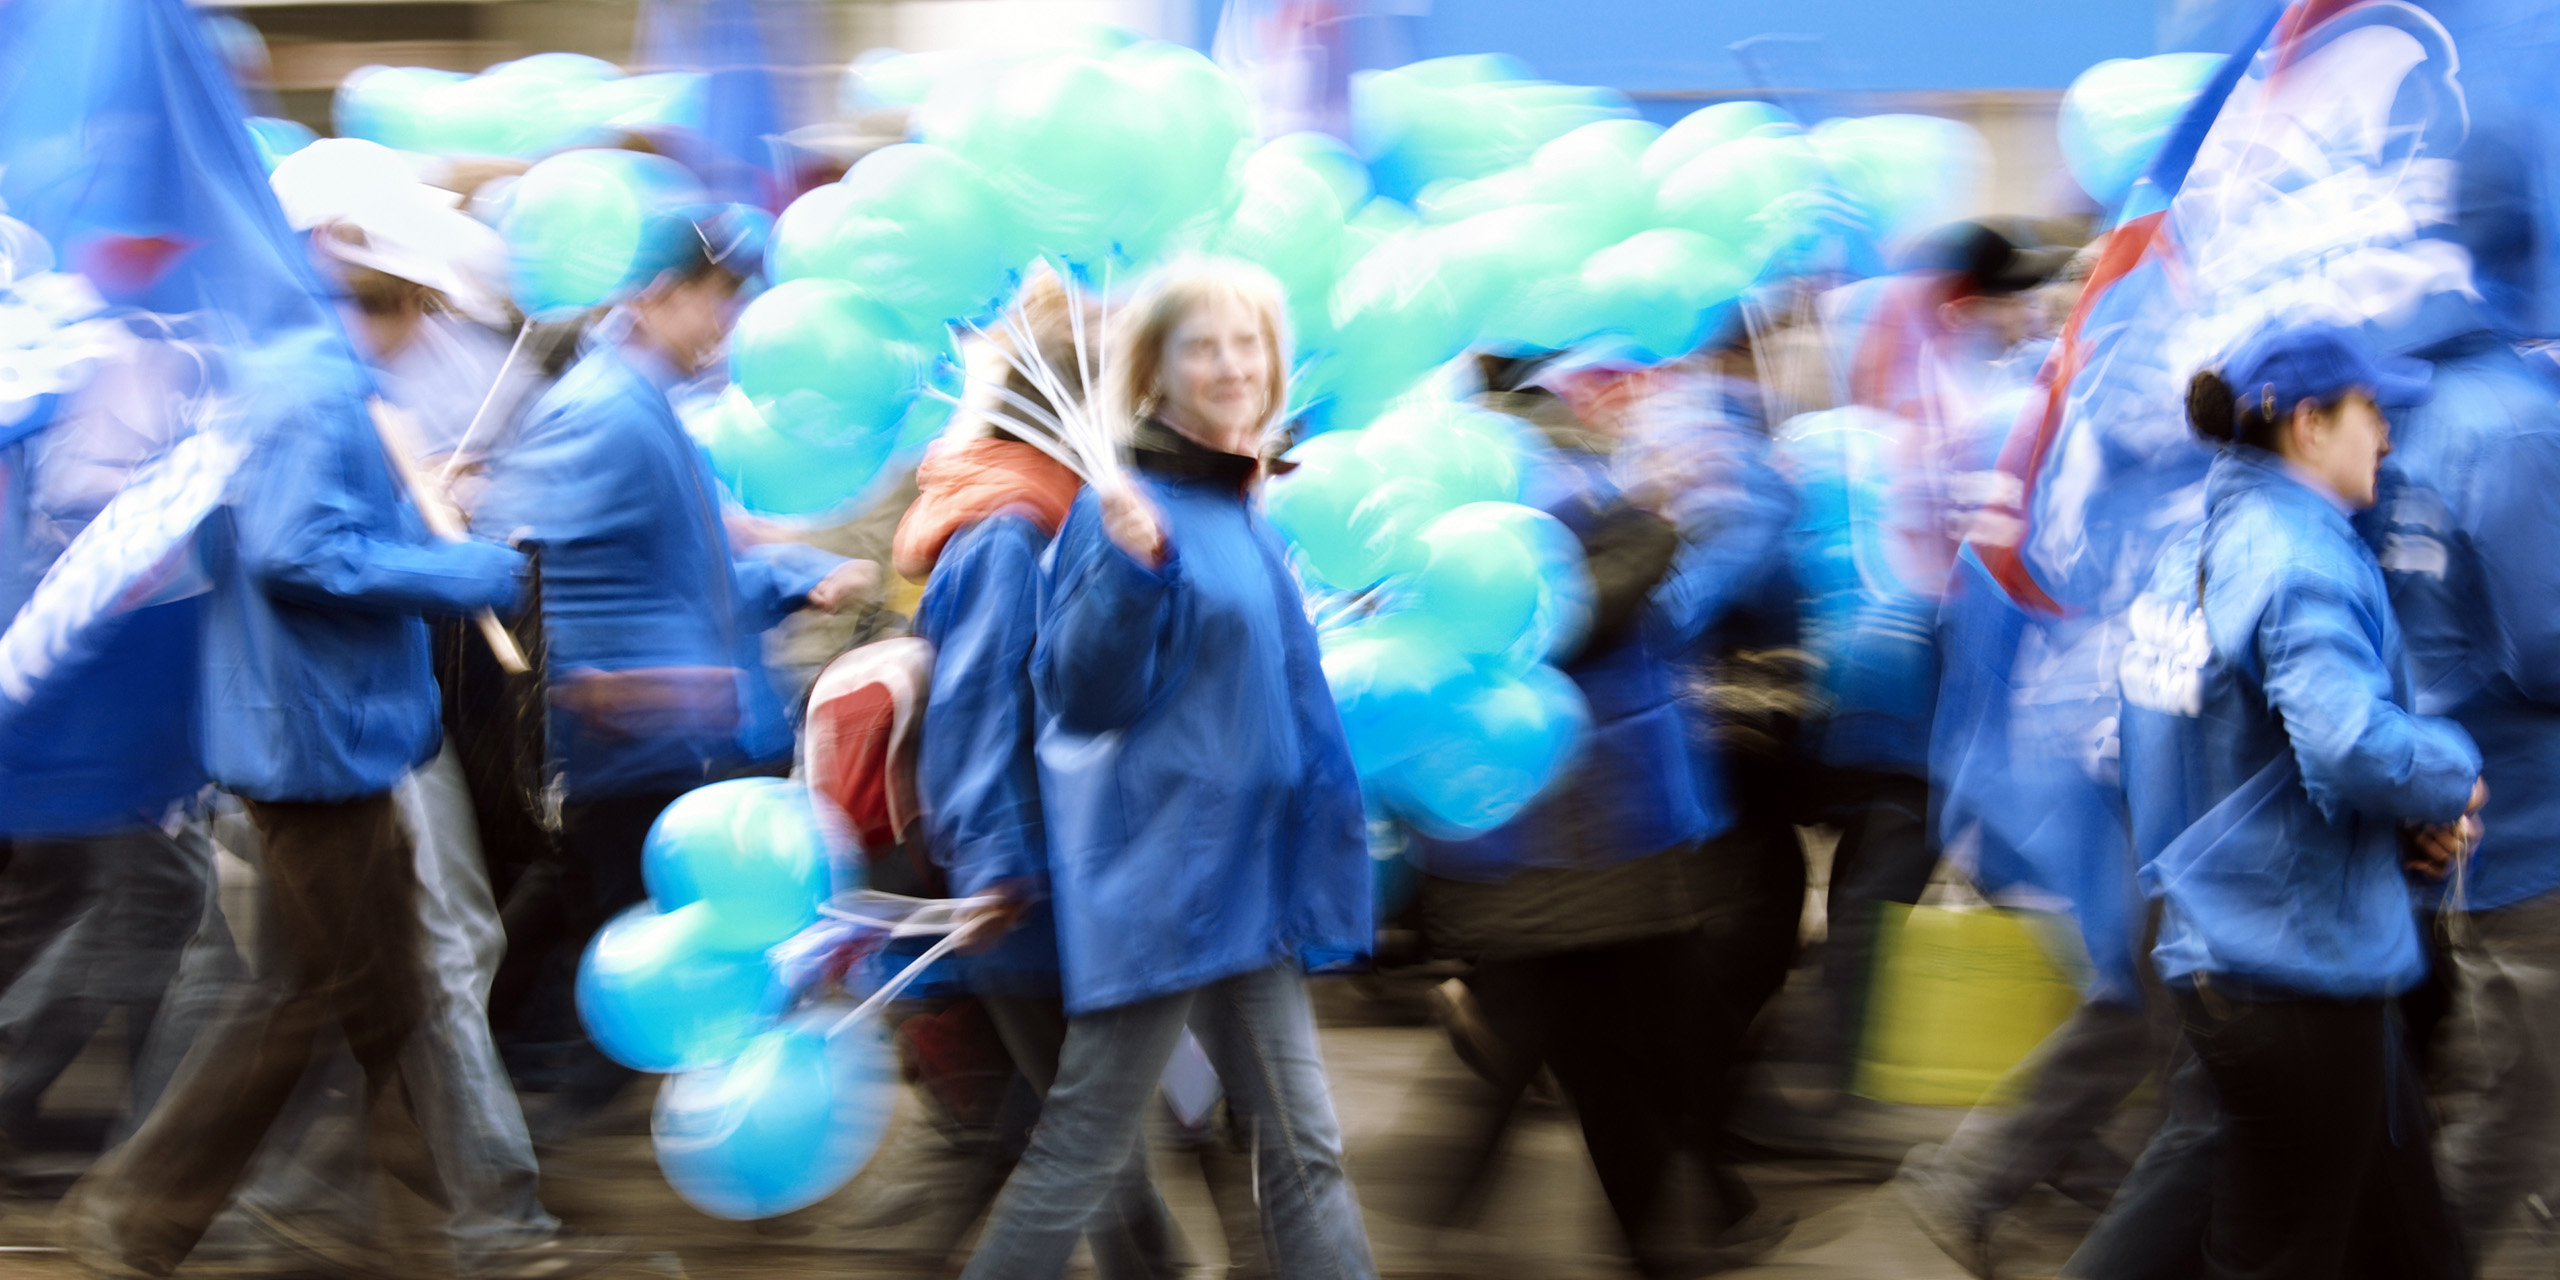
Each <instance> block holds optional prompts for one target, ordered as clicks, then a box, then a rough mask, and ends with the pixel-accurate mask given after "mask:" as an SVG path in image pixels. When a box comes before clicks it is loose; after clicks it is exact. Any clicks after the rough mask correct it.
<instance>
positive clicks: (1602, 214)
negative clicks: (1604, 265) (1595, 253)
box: [1529, 120, 1663, 240]
mask: <svg viewBox="0 0 2560 1280" xmlns="http://www.w3.org/2000/svg"><path fill="white" fill-rule="evenodd" d="M1662 132H1663V131H1662V126H1660V125H1657V124H1654V123H1652V122H1651V121H1647V120H1598V121H1594V122H1592V123H1590V124H1586V125H1583V126H1582V127H1581V128H1578V129H1575V130H1574V131H1573V132H1571V133H1568V134H1566V135H1564V136H1563V137H1561V138H1558V139H1556V140H1555V141H1553V142H1550V143H1548V144H1546V145H1545V146H1543V147H1540V148H1538V150H1537V154H1535V155H1533V156H1531V157H1529V181H1530V187H1531V189H1532V190H1533V191H1535V192H1536V194H1537V197H1538V198H1539V199H1541V200H1544V201H1546V202H1548V203H1551V204H1568V205H1575V206H1579V207H1581V208H1583V209H1585V210H1588V211H1589V213H1590V214H1591V216H1592V217H1593V218H1594V219H1596V220H1598V221H1599V222H1600V223H1601V224H1602V225H1604V226H1606V227H1607V228H1608V229H1609V230H1610V231H1611V232H1612V233H1613V234H1612V235H1610V236H1609V238H1610V239H1613V240H1614V239H1617V238H1619V237H1621V236H1628V235H1633V234H1635V233H1636V232H1638V231H1641V230H1643V229H1644V228H1646V227H1648V226H1650V225H1652V223H1653V187H1654V184H1653V183H1652V182H1651V181H1650V180H1648V179H1647V178H1646V177H1645V176H1644V169H1643V159H1644V156H1645V154H1646V152H1647V151H1648V150H1649V148H1650V146H1651V144H1652V143H1653V142H1655V141H1656V140H1658V139H1660V138H1661V137H1662Z"/></svg>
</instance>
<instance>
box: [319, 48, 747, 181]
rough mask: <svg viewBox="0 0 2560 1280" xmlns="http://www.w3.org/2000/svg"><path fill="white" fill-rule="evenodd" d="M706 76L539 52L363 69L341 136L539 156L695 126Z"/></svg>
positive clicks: (342, 118) (347, 102)
mask: <svg viewBox="0 0 2560 1280" xmlns="http://www.w3.org/2000/svg"><path fill="white" fill-rule="evenodd" d="M702 94H703V82H702V77H701V76H699V75H696V74H692V73H688V72H661V73H657V74H652V75H639V76H626V75H624V74H622V69H621V68H619V67H616V66H615V65H613V64H612V63H610V62H606V61H604V60H603V59H601V58H590V57H586V56H585V55H582V54H575V53H538V54H535V55H533V56H532V57H529V58H518V59H516V60H515V61H512V62H501V63H499V64H497V65H496V66H493V67H490V68H489V69H487V70H485V71H483V72H481V73H480V74H478V75H476V76H475V75H465V74H464V73H462V72H459V71H437V70H432V69H430V68H426V67H382V66H373V67H360V68H358V69H357V70H356V71H355V72H353V73H352V74H350V75H349V76H348V77H347V78H346V80H345V81H343V82H342V83H340V84H339V86H338V94H337V99H336V101H335V102H334V103H333V104H332V114H333V115H334V117H335V119H336V122H337V128H338V133H339V134H340V135H341V136H343V137H350V138H364V139H366V140H368V141H372V142H379V143H381V144H382V145H384V146H386V147H392V148H395V149H397V150H401V151H418V152H425V153H428V154H432V155H473V156H513V157H517V158H521V159H528V160H529V159H534V158H537V157H540V156H545V155H549V154H550V153H552V152H554V151H558V150H561V149H562V148H565V147H574V146H589V145H594V144H597V143H602V142H607V141H610V140H611V139H612V138H613V136H614V135H615V134H617V133H621V132H627V131H631V130H637V129H647V128H652V127H657V126H664V125H678V126H687V127H691V126H693V125H695V124H697V123H698V121H699V120H700V117H701V114H702Z"/></svg>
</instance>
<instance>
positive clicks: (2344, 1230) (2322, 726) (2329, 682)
mask: <svg viewBox="0 0 2560 1280" xmlns="http://www.w3.org/2000/svg"><path fill="white" fill-rule="evenodd" d="M2426 372H2427V370H2426V368H2425V367H2424V366H2423V365H2419V364H2416V363H2415V362H2409V361H2397V360H2391V361H2386V360H2381V359H2378V358H2376V357H2375V356H2374V355H2373V354H2372V353H2371V352H2370V351H2369V350H2368V349H2367V348H2366V347H2365V345H2364V343H2363V342H2362V341H2361V339H2360V338H2359V337H2358V336H2357V335H2356V334H2355V333H2354V332H2353V331H2351V330H2347V329H2342V328H2338V327H2334V326H2328V325H2318V324H2303V325H2296V326H2278V327H2270V328H2268V329H2266V330H2264V331H2261V332H2260V333H2258V334H2257V335H2256V336H2254V337H2253V338H2251V339H2250V340H2248V341H2247V342H2245V343H2244V344H2243V345H2242V346H2241V348H2240V349H2239V350H2238V351H2237V352H2235V353H2234V354H2233V355H2232V356H2231V357H2230V359H2229V360H2227V361H2226V362H2225V363H2224V365H2223V367H2222V371H2221V372H2220V373H2215V372H2212V371H2206V372H2203V373H2199V374H2198V375H2196V377H2195V380H2194V382H2193V384H2192V385H2191V386H2190V388H2189V392H2188V397H2187V412H2188V417H2189V420H2190V422H2191V423H2192V424H2193V426H2194V429H2195V431H2196V433H2197V434H2198V435H2200V436H2202V437H2203V438H2205V439H2206V440H2207V441H2209V442H2212V443H2214V444H2217V445H2219V446H2220V447H2221V449H2222V452H2221V455H2220V456H2219V457H2218V458H2216V459H2215V461H2214V464H2213V468H2212V470H2211V472H2210V474H2209V476H2208V478H2207V480H2206V486H2205V512H2206V514H2205V519H2204V521H2203V523H2202V524H2201V525H2200V526H2199V527H2198V528H2197V529H2196V530H2195V531H2194V532H2192V533H2190V534H2189V535H2188V536H2186V537H2185V538H2183V539H2181V540H2180V541H2178V542H2176V543H2173V544H2171V546H2170V547H2169V549H2168V550H2167V551H2165V552H2163V553H2162V556H2161V558H2160V560H2159V561H2158V562H2157V563H2156V564H2155V565H2154V567H2153V570H2152V573H2151V576H2150V579H2149V583H2148V585H2147V587H2146V589H2145V591H2144V594H2143V595H2142V596H2141V597H2139V598H2138V599H2137V601H2136V603H2135V606H2134V610H2133V615H2132V636H2131V639H2130V641H2129V642H2128V644H2127V647H2126V651H2125V655H2124V659H2123V665H2122V668H2121V675H2122V686H2123V695H2124V702H2125V706H2124V711H2123V718H2122V728H2123V752H2124V755H2123V760H2124V785H2125V792H2126V801H2127V805H2128V808H2129V810H2130V812H2131V815H2132V819H2133V828H2134V841H2135V845H2136V850H2137V855H2138V857H2139V858H2140V860H2141V863H2142V871H2141V881H2142V885H2143V888H2144V890H2145V892H2146V893H2148V894H2149V895H2150V896H2151V897H2153V898H2154V899H2156V900H2157V901H2158V902H2159V903H2160V906H2161V918H2160V932H2159V942H2158V945H2157V946H2156V948H2155V949H2154V951H2153V962H2154V964H2155V965H2156V967H2157V968H2158V970H2159V973H2160V977H2161V980H2162V981H2163V983H2164V984H2165V985H2166V986H2167V987H2168V989H2169V992H2170V994H2171V996H2172V998H2173V999H2174V1000H2175V1001H2176V1002H2177V1004H2178V1007H2179V1009H2180V1011H2181V1013H2182V1014H2183V1016H2184V1021H2185V1031H2186V1038H2187V1041H2188V1043H2189V1044H2190V1045H2191V1046H2192V1047H2193V1048H2194V1050H2195V1053H2196V1056H2197V1057H2198V1059H2200V1060H2201V1061H2202V1062H2203V1064H2204V1068H2205V1070H2206V1072H2207V1074H2208V1075H2209V1076H2210V1078H2211V1080H2212V1083H2213V1087H2214V1092H2215V1094H2216V1095H2217V1097H2218V1098H2219V1102H2220V1107H2221V1111H2222V1116H2223V1124H2224V1129H2225V1132H2226V1135H2227V1146H2226V1148H2225V1154H2224V1157H2223V1163H2222V1170H2221V1174H2220V1182H2219V1186H2218V1188H2217V1191H2216V1193H2215V1198H2214V1204H2213V1210H2212V1218H2211V1223H2210V1226H2209V1227H2208V1229H2207V1233H2206V1239H2205V1261H2206V1274H2208V1275H2211V1276H2242V1275H2246V1276H2301V1277H2319V1276H2335V1275H2339V1274H2341V1272H2342V1270H2343V1269H2344V1268H2345V1267H2346V1264H2347V1261H2348V1259H2349V1257H2350V1256H2351V1253H2352V1256H2354V1257H2356V1258H2358V1259H2359V1260H2360V1265H2361V1264H2371V1265H2374V1266H2376V1267H2378V1268H2379V1270H2378V1271H2377V1272H2376V1273H2377V1274H2388V1275H2394V1276H2407V1277H2423V1276H2437V1275H2444V1276H2454V1275H2461V1274H2464V1273H2465V1266H2464V1259H2463V1252H2462V1248H2461V1245H2460V1242H2459V1240H2458V1238H2457V1236H2456V1234H2455V1232H2454V1229H2453V1225H2452V1220H2451V1217H2450V1215H2449V1214H2448V1212H2447V1211H2446V1208H2445V1205H2444V1201H2443V1199H2442V1197H2441V1195H2440V1194H2439V1193H2438V1191H2437V1187H2436V1181H2435V1174H2434V1167H2433V1164H2432V1161H2431V1157H2430V1154H2429V1151H2428V1132H2427V1129H2428V1124H2427V1117H2426V1111H2425V1107H2424V1102H2423V1098H2422V1096H2421V1094H2420V1092H2419V1081H2418V1079H2417V1073H2416V1071H2415V1070H2414V1068H2412V1067H2411V1066H2410V1065H2409V1062H2408V1059H2407V1056H2406V1048H2405V1046H2404V1045H2403V1044H2402V1042H2401V1036H2400V1034H2399V1031H2398V1027H2397V1021H2396V1013H2395V1006H2394V1003H2393V998H2394V997H2396V996H2398V995H2400V994H2401V993H2403V992H2406V991H2408V990H2409V989H2410V988H2412V987H2414V986H2416V985H2417V984H2418V983H2419V982H2420V981H2421V980H2422V979H2423V978H2424V977H2425V976H2426V972H2427V957H2426V951H2425V949H2424V947H2423V945H2422V943H2421V940H2420V938H2419V934H2418V928H2417V924H2416V921H2415V918H2414V913H2413V910H2412V905H2413V904H2412V898H2411V891H2410V885H2409V880H2408V877H2410V876H2411V875H2415V876H2418V877H2421V878H2425V879H2435V878H2439V877H2442V876H2443V875H2445V874H2446V873H2447V872H2448V871H2449V870H2451V869H2453V868H2454V867H2456V866H2457V865H2458V863H2459V861H2460V860H2461V859H2462V858H2463V857H2465V856H2466V855H2467V853H2468V846H2469V844H2470V842H2471V841H2473V840H2474V839H2475V838H2476V836H2477V832H2478V823H2477V819H2476V816H2475V815H2476V814H2477V813H2478V811H2479V809H2480V807H2481V806H2482V804H2483V803H2485V801H2486V792H2485V788H2484V787H2483V785H2482V783H2481V780H2480V752H2479V749H2478V748H2477V747H2475V746H2473V745H2472V742H2471V739H2470V736H2469V735H2467V734H2465V733H2464V732H2463V731H2462V730H2461V728H2459V727H2458V726H2456V725H2454V724H2453V723H2451V722H2449V721H2446V720H2441V719H2436V718H2433V717H2426V716H2420V715H2418V714H2416V713H2415V712H2414V711H2412V710H2411V707H2412V705H2413V703H2414V701H2415V694H2414V691H2413V689H2412V687H2411V684H2412V682H2411V679H2410V675H2409V664H2408V655H2407V653H2406V651H2405V649H2404V646H2403V644H2402V640H2401V635H2400V628H2399V624H2398V622H2397V621H2396V619H2395V618H2394V616H2393V613H2392V609H2391V602H2390V598H2389V596H2388V594H2387V593H2386V591H2385V587H2384V582H2383V576H2382V569H2381V566H2380V565H2379V564H2377V563H2376V562H2375V559H2374V556H2373V553H2372V552H2371V551H2370V550H2368V549H2367V548H2366V546H2365V544H2364V543H2363V541H2362V540H2361V539H2359V538H2358V537H2357V536H2356V532H2355V529H2354V526H2353V525H2352V524H2351V523H2350V519H2351V517H2352V516H2353V515H2354V514H2355V513H2356V512H2357V511H2360V510H2362V509H2364V508H2367V507H2370V506H2372V505H2373V502H2374V496H2375V483H2376V481H2375V476H2376V472H2377V471H2378V469H2379V468H2380V466H2381V463H2382V459H2383V456H2384V455H2385V454H2387V453H2389V452H2390V449H2391V430H2390V426H2389V424H2388V423H2387V422H2386V421H2385V419H2384V417H2383V409H2382V406H2383V405H2385V404H2390V405H2409V404H2414V403H2417V402H2419V401H2421V400H2423V399H2424V398H2425V395H2426V392H2427V381H2426Z"/></svg>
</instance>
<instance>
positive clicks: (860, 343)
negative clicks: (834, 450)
mask: <svg viewBox="0 0 2560 1280" xmlns="http://www.w3.org/2000/svg"><path fill="white" fill-rule="evenodd" d="M930 362H931V356H930V354H929V353H928V352H927V351H926V350H925V349H924V348H923V347H921V346H920V345H918V343H917V341H916V338H915V335H914V332H913V329H912V325H911V322H909V321H906V320H904V319H903V318H901V317H900V316H899V315H898V314H897V313H896V312H895V311H892V310H891V309H890V308H888V307H887V306H884V305H882V304H881V303H880V302H879V301H878V300H877V299H874V298H872V297H871V296H869V295H868V294H865V293H864V292H863V291H861V290H859V289H856V288H854V287H853V286H852V285H849V284H844V283H841V282H839V281H834V280H792V281H788V282H786V283H783V284H778V285H775V286H774V287H773V288H771V289H768V290H766V291H765V292H764V293H763V294H761V295H759V296H758V297H757V298H756V300H755V301H753V302H750V303H748V304H747V306H746V309H745V310H744V311H742V312H740V313H739V315H738V323H737V327H736V328H735V329H733V330H732V331H731V332H730V335H729V369H730V374H731V376H732V377H733V378H735V380H736V382H737V385H738V386H739V388H740V389H742V390H744V391H745V392H746V394H747V395H748V397H749V398H750V399H752V400H754V401H755V403H756V407H757V408H758V409H759V410H761V411H762V412H763V414H764V416H765V417H766V419H767V420H768V421H769V422H770V423H771V425H772V426H774V427H775V428H776V429H778V430H780V431H782V432H784V433H785V434H788V435H792V436H796V437H798V438H800V439H802V440H805V441H809V442H811V443H816V444H829V445H837V444H852V443H856V442H865V441H872V440H875V439H876V440H878V442H879V443H880V445H881V450H880V451H881V453H882V455H883V456H886V454H887V449H888V446H889V445H890V444H893V443H895V434H896V432H895V429H896V427H897V424H898V420H899V419H900V418H902V417H904V416H905V415H906V412H907V409H908V407H909V406H910V405H912V404H914V403H915V399H916V395H917V393H918V392H919V391H921V390H922V389H923V386H924V379H925V374H926V371H927V368H928V366H929V365H930Z"/></svg>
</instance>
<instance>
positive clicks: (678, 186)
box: [498, 150, 706, 319]
mask: <svg viewBox="0 0 2560 1280" xmlns="http://www.w3.org/2000/svg"><path fill="white" fill-rule="evenodd" d="M705 198H706V197H705V196H704V195H703V192H702V188H701V187H700V186H699V185H697V184H696V183H695V181H694V178H693V174H692V172H691V171H689V170H687V169H686V168H685V167H684V166H683V165H680V164H677V163H676V162H675V161H673V160H669V159H667V158H665V157H663V156H650V155H642V154H640V153H638V152H635V151H604V150H590V151H569V152H564V153H562V154H560V155H556V156H553V157H551V158H550V159H548V160H545V161H543V162H542V163H540V164H537V165H535V166H533V167H532V168H531V169H528V170H526V171H525V174H524V176H523V177H521V178H519V179H517V180H516V183H515V185H514V187H513V188H512V190H511V191H510V194H509V198H508V201H507V212H506V216H505V217H503V218H501V219H500V220H499V223H498V232H499V234H500V235H502V236H504V237H505V239H506V242H507V255H508V281H509V285H510V288H511V290H512V292H513V293H514V295H515V300H516V305H517V306H518V307H520V308H522V309H523V310H524V313H525V314H526V315H529V316H533V317H535V318H537V319H559V318H564V317H567V316H571V315H575V314H576V313H578V312H580V311H584V310H586V309H588V308H590V307H595V306H600V305H603V304H605V303H609V302H617V301H620V300H621V299H622V298H623V297H624V296H625V295H627V294H628V293H630V292H631V291H632V290H635V289H638V288H640V287H641V286H643V285H646V284H647V283H649V281H650V279H652V278H653V277H655V275H656V274H657V273H658V272H659V271H660V270H663V269H664V267H665V262H666V259H667V258H668V254H669V248H670V246H671V245H672V244H677V243H681V242H682V240H683V238H685V237H690V236H691V235H692V234H693V231H692V225H691V223H689V222H687V221H685V219H684V217H683V211H684V210H686V209H688V208H690V207H692V206H695V205H699V204H701V203H702V202H703V200H704V199H705Z"/></svg>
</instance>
